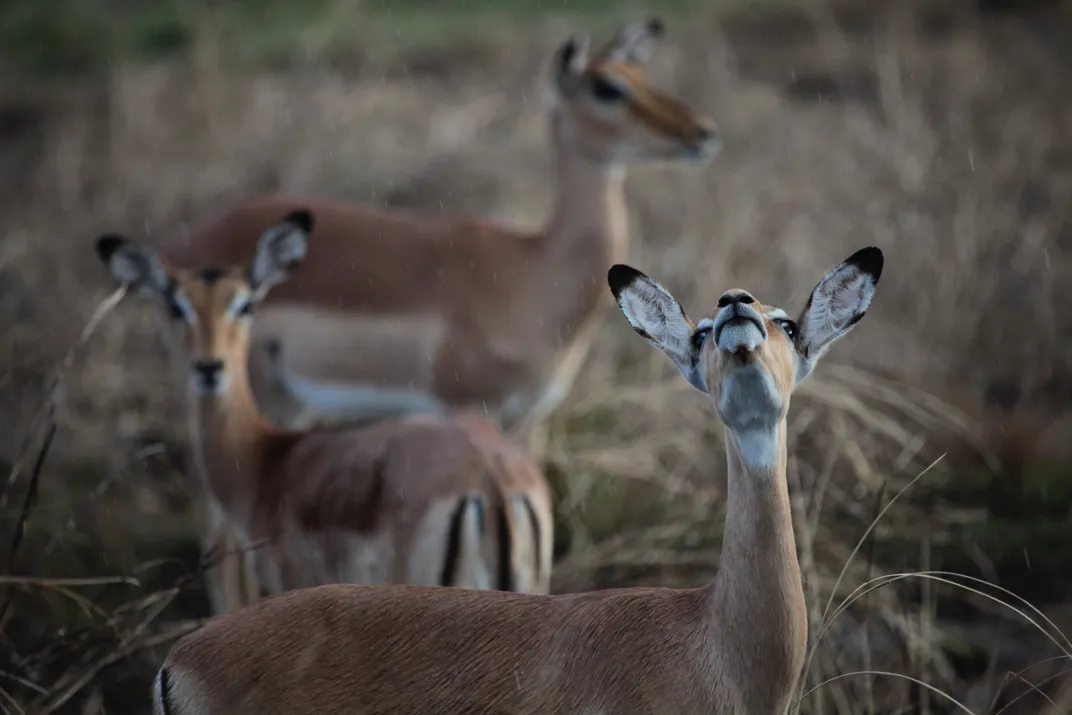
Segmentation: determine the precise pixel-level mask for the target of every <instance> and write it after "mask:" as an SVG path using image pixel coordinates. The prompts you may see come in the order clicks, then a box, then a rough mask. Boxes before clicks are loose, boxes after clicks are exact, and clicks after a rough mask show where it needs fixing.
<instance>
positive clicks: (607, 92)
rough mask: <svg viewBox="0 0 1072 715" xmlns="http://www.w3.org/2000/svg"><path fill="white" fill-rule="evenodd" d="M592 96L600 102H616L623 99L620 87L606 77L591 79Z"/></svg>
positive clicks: (623, 95)
mask: <svg viewBox="0 0 1072 715" xmlns="http://www.w3.org/2000/svg"><path fill="white" fill-rule="evenodd" d="M592 96H593V97H595V99H596V100H597V101H600V102H617V101H619V100H621V99H623V98H624V97H625V93H624V92H623V91H622V89H621V87H619V86H618V85H616V84H614V83H613V82H611V81H610V80H609V79H607V78H606V77H599V76H596V77H593V78H592Z"/></svg>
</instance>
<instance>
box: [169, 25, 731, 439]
mask: <svg viewBox="0 0 1072 715" xmlns="http://www.w3.org/2000/svg"><path fill="white" fill-rule="evenodd" d="M662 34H663V23H662V22H661V21H660V20H659V19H657V18H653V19H649V20H646V21H642V22H635V23H632V24H629V25H627V26H625V27H624V28H622V29H621V30H620V31H619V32H618V33H617V34H616V35H615V37H614V38H613V39H611V40H610V41H609V42H608V43H607V44H606V45H605V46H603V47H602V48H599V49H598V50H597V51H594V52H591V53H590V52H589V49H588V48H589V42H588V39H587V38H586V37H584V36H580V35H574V36H572V37H570V38H569V39H567V40H566V41H565V42H564V43H563V44H562V45H561V46H560V47H559V48H558V50H557V52H556V53H555V55H554V59H553V73H554V89H555V95H556V101H555V102H554V104H553V106H552V107H551V109H550V115H549V120H550V134H551V146H552V151H553V154H554V164H555V189H556V192H555V198H554V200H553V204H552V207H551V210H550V214H549V215H548V217H547V218H546V220H545V222H544V224H543V227H542V228H540V229H539V230H535V231H533V230H525V229H520V228H514V227H508V226H501V225H497V224H493V223H489V222H487V221H484V220H480V219H478V218H474V217H469V216H457V215H435V216H429V215H413V214H408V213H403V212H396V211H387V210H382V209H377V208H373V207H370V206H364V205H350V204H346V203H341V202H338V201H334V200H329V199H325V198H309V197H298V196H280V195H269V196H257V197H252V198H249V199H248V200H246V201H244V202H243V203H241V204H239V205H236V206H233V207H231V208H229V209H227V210H224V211H222V212H221V213H219V214H217V215H215V216H214V217H211V218H210V219H208V220H206V221H205V222H203V223H202V224H200V225H198V226H195V227H194V229H193V230H192V231H190V232H189V233H188V234H187V235H185V236H181V237H175V238H173V239H172V240H170V241H169V242H167V243H166V244H165V245H163V246H162V247H161V251H162V253H163V255H164V256H165V257H166V258H167V259H168V261H170V262H171V263H172V264H173V265H176V266H184V267H185V266H197V265H229V264H231V263H234V262H236V261H240V260H242V259H243V257H244V256H247V255H249V253H250V252H251V251H252V248H253V246H254V245H255V243H256V241H257V240H258V237H259V236H260V235H261V234H262V232H263V231H264V230H265V229H266V227H267V226H268V225H269V224H270V223H271V222H272V221H274V220H275V219H276V217H278V216H280V215H283V214H285V213H287V212H289V211H293V210H295V209H298V208H308V209H309V210H311V211H312V212H314V213H315V215H316V217H317V228H316V236H315V238H316V240H315V242H314V245H313V246H311V247H310V251H309V256H308V259H307V260H306V261H304V262H303V264H302V266H301V267H300V268H298V269H297V270H296V271H295V274H294V280H292V281H289V282H288V283H287V284H286V285H283V286H281V287H280V288H279V289H278V290H276V291H273V292H272V295H271V296H270V297H269V299H268V300H267V301H266V302H265V304H264V305H263V306H262V307H261V308H260V310H259V311H258V315H257V320H256V322H255V323H254V326H253V332H254V341H255V342H256V343H257V344H261V343H262V341H263V339H264V337H265V336H269V335H274V336H278V337H279V338H280V339H282V340H284V341H285V342H286V343H287V345H288V346H289V350H290V359H291V361H292V367H293V370H294V372H295V373H296V374H297V375H301V376H305V377H308V378H312V379H318V380H330V381H336V382H342V383H346V384H349V385H351V386H355V387H356V388H357V389H356V391H355V393H354V394H353V395H351V396H350V397H351V398H352V399H351V400H350V402H351V403H356V404H354V405H353V407H354V409H356V411H353V410H350V411H348V412H349V414H352V415H355V416H360V414H361V413H360V410H361V408H364V409H367V410H368V412H369V413H370V414H383V413H385V412H387V413H392V412H393V413H406V412H413V411H436V410H437V409H439V408H438V407H437V405H448V406H468V407H473V408H476V409H478V410H480V411H481V412H482V413H485V414H489V415H491V417H492V418H493V419H495V420H496V422H497V423H498V425H499V426H500V427H501V428H502V429H504V430H506V431H507V432H510V433H512V434H515V435H525V434H526V433H527V430H528V429H529V426H531V425H533V424H535V422H538V421H539V419H541V418H542V417H543V416H544V415H546V414H548V413H549V412H550V411H551V410H553V409H554V407H556V406H557V404H558V403H559V402H560V401H561V400H562V399H563V398H564V396H565V395H566V394H567V392H568V390H569V388H570V386H571V385H572V383H573V380H574V378H575V376H576V374H577V372H578V370H579V368H580V367H581V364H582V362H583V360H584V357H585V355H586V354H587V351H588V348H589V345H590V343H591V341H592V339H593V337H594V333H593V331H594V328H595V325H596V322H595V318H596V317H597V312H598V308H599V307H600V301H601V300H603V299H604V296H603V293H602V291H601V290H600V289H599V283H600V282H601V281H602V271H604V270H606V266H608V265H611V264H612V263H613V262H615V261H619V260H624V256H625V254H626V249H627V243H628V223H627V208H626V203H625V194H624V188H623V182H624V175H625V169H626V167H627V166H628V165H631V164H636V163H643V162H656V161H663V160H665V161H675V162H685V161H689V162H699V161H700V160H703V159H706V158H708V157H710V156H712V155H713V154H715V153H716V151H717V150H718V149H719V147H720V145H721V140H720V139H719V138H718V137H717V136H716V131H715V127H714V124H713V122H712V121H711V120H710V119H708V118H707V117H705V116H703V115H701V114H699V113H698V112H697V111H696V110H694V109H692V108H691V107H689V106H688V105H687V104H685V103H684V102H683V101H681V100H680V99H677V98H675V97H673V96H670V95H669V94H667V93H665V92H664V91H662V90H660V89H659V88H657V87H656V86H655V85H654V84H653V83H652V81H651V80H650V79H649V78H648V76H647V74H646V73H645V70H644V64H645V63H646V62H647V60H648V59H649V57H650V55H651V53H652V51H653V48H654V44H655V41H656V39H657V38H658V37H659V36H661V35H662ZM251 371H252V379H253V382H254V389H255V390H256V391H257V394H258V395H261V394H262V390H261V385H262V384H263V381H264V378H263V375H262V374H261V373H260V372H259V369H258V368H257V367H256V366H252V367H251ZM311 384H312V383H300V384H298V385H296V387H297V389H299V394H298V395H297V397H298V398H299V399H300V400H301V401H303V402H307V403H310V404H314V405H315V404H316V402H317V400H318V399H322V398H323V396H324V391H323V390H316V389H315V388H314V389H311V390H304V389H303V388H304V386H306V385H311ZM259 399H260V398H259ZM339 401H342V402H346V399H345V397H342V396H340V397H337V398H332V399H329V403H330V404H329V405H328V406H329V407H331V406H332V405H333V404H334V403H335V402H339ZM522 422H524V425H523V424H522ZM534 439H536V438H534ZM537 448H538V447H537Z"/></svg>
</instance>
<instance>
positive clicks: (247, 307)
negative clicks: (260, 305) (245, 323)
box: [235, 300, 253, 318]
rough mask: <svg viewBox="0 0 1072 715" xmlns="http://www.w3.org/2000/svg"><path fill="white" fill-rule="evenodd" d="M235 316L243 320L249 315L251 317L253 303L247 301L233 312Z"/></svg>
mask: <svg viewBox="0 0 1072 715" xmlns="http://www.w3.org/2000/svg"><path fill="white" fill-rule="evenodd" d="M235 315H237V316H238V317H240V318H245V317H248V316H250V315H253V301H250V300H247V301H245V302H244V303H242V304H241V305H240V306H238V308H237V309H236V310H235Z"/></svg>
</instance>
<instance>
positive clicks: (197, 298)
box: [96, 211, 313, 395]
mask: <svg viewBox="0 0 1072 715" xmlns="http://www.w3.org/2000/svg"><path fill="white" fill-rule="evenodd" d="M312 226H313V217H312V214H310V213H309V212H308V211H295V212H293V213H291V214H289V215H288V216H286V217H285V218H283V219H282V220H281V221H280V222H279V223H277V224H275V225H273V226H271V227H270V228H268V229H267V230H266V231H265V232H264V233H263V234H262V235H261V237H260V240H259V241H258V243H257V251H256V254H255V255H254V256H253V257H252V260H251V262H250V263H249V265H246V266H225V267H220V268H200V269H196V270H172V269H170V268H169V267H168V266H167V265H166V264H165V263H164V261H163V260H162V259H161V258H160V256H159V255H158V254H157V252H156V251H155V250H154V249H153V248H151V247H149V246H147V245H145V244H142V243H139V242H137V241H133V240H130V239H127V238H124V237H122V236H117V235H114V234H108V235H104V236H101V237H100V238H98V239H97V243H96V248H97V255H98V256H100V259H101V260H102V261H103V262H104V264H105V265H106V266H107V267H108V270H109V271H111V274H112V276H114V277H115V279H116V280H118V281H121V282H123V283H126V284H128V285H131V286H134V287H137V288H138V289H140V290H142V291H143V292H147V293H150V294H152V295H155V296H157V297H159V298H160V299H161V300H162V302H163V303H162V304H163V308H164V310H165V311H166V314H167V318H168V320H169V322H170V323H171V325H172V326H173V328H174V330H175V332H176V335H175V337H176V338H177V339H178V340H179V344H181V345H182V346H183V348H184V354H185V355H186V358H187V360H188V362H189V367H190V379H191V386H192V387H193V389H194V390H195V391H196V392H197V393H198V394H201V395H216V394H222V393H223V392H225V391H226V390H227V387H228V386H229V384H230V381H229V379H228V378H229V376H230V375H233V374H234V372H235V370H245V365H246V360H247V358H248V352H249V329H250V322H251V319H252V315H253V308H254V306H255V305H256V304H257V303H258V302H259V301H261V300H262V299H263V298H264V296H265V295H267V293H268V290H269V289H270V288H271V287H272V286H273V285H276V284H277V283H280V282H282V281H283V280H285V279H286V278H287V276H288V275H289V274H290V272H291V271H292V270H293V269H294V267H295V266H297V264H298V263H299V262H300V261H301V259H302V258H303V257H304V256H305V247H306V241H307V238H308V235H309V232H310V231H311V230H312Z"/></svg>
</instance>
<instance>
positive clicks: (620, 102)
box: [552, 17, 721, 163]
mask: <svg viewBox="0 0 1072 715" xmlns="http://www.w3.org/2000/svg"><path fill="white" fill-rule="evenodd" d="M663 31H664V28H663V23H662V21H661V20H659V19H658V18H655V17H653V18H649V19H647V20H643V21H639V22H634V23H632V24H629V25H626V26H625V27H623V28H622V29H621V30H619V32H618V33H617V34H616V35H615V36H614V37H613V38H611V40H610V41H609V42H608V43H607V44H606V45H604V46H603V47H601V48H599V49H598V50H595V51H592V52H590V51H589V43H588V39H587V38H586V37H584V36H582V35H574V36H572V37H570V38H569V39H567V40H566V41H565V42H564V43H563V44H562V45H561V46H560V47H559V49H558V51H557V52H556V53H555V56H554V66H553V70H552V71H553V72H554V80H555V88H556V91H557V95H558V99H559V103H558V105H557V107H556V112H555V120H556V122H557V127H556V130H557V131H559V132H563V133H565V134H566V136H567V137H568V138H569V139H570V140H572V141H573V142H574V143H575V144H576V147H575V149H576V150H577V151H581V152H584V153H585V154H587V155H588V156H589V157H590V158H592V159H594V160H597V161H601V162H607V163H624V162H638V161H654V160H660V159H677V160H683V159H704V158H707V157H709V156H712V155H714V154H715V153H716V152H717V151H718V149H719V147H720V146H721V140H720V139H719V137H718V135H717V132H716V128H715V123H714V122H713V121H712V120H711V119H710V118H708V117H707V116H705V115H703V114H702V113H700V112H698V111H696V110H694V109H693V108H692V107H690V106H689V105H688V104H686V103H685V102H683V101H682V100H680V99H678V98H676V97H673V96H671V95H670V94H669V93H667V92H665V91H663V90H661V89H659V88H658V87H657V86H656V85H655V84H654V83H653V82H652V81H651V79H649V78H648V75H647V72H646V71H645V69H644V65H645V64H646V63H647V61H648V59H649V58H650V57H651V54H652V51H653V50H654V46H655V42H656V41H657V40H658V39H659V37H661V36H662V34H663Z"/></svg>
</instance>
